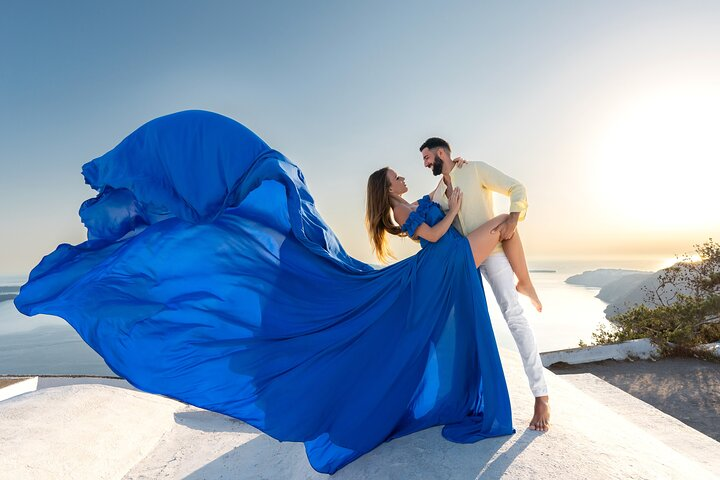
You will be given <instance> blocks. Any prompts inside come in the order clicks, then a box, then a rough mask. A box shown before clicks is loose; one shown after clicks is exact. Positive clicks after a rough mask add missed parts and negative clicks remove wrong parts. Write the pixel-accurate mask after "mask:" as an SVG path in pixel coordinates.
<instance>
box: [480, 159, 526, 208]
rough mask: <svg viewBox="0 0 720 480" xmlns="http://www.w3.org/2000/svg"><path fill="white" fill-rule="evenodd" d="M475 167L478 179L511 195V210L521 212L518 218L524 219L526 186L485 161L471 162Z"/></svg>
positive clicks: (487, 185)
mask: <svg viewBox="0 0 720 480" xmlns="http://www.w3.org/2000/svg"><path fill="white" fill-rule="evenodd" d="M470 163H471V164H472V165H473V166H474V167H475V173H476V175H477V179H478V181H479V182H480V183H481V184H482V185H483V186H484V187H485V188H487V189H488V190H492V191H493V192H497V193H500V194H502V195H506V196H508V197H510V212H519V213H520V216H519V217H518V220H524V219H525V214H526V213H527V208H528V202H527V193H526V191H525V186H524V185H523V184H522V183H520V182H518V181H517V180H515V179H514V178H512V177H510V176H508V175H505V174H504V173H503V172H501V171H500V170H498V169H497V168H495V167H492V166H490V165H488V164H487V163H485V162H482V161H477V162H470Z"/></svg>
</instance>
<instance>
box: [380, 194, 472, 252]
mask: <svg viewBox="0 0 720 480" xmlns="http://www.w3.org/2000/svg"><path fill="white" fill-rule="evenodd" d="M448 204H449V205H450V209H449V210H448V212H447V214H445V217H444V218H443V219H442V220H440V221H439V222H438V223H436V224H435V225H433V226H432V227H431V226H430V225H428V224H427V223H425V222H423V223H421V224H420V225H419V226H418V227H417V228H416V229H415V234H414V235H413V236H412V238H413V239H416V240H417V237H422V238H424V239H425V240H427V241H428V242H432V243H435V242H437V241H438V240H440V239H441V238H442V236H443V235H445V233H447V231H448V229H449V228H450V225H452V222H453V220H455V217H456V216H457V214H458V212H459V211H460V205H461V204H462V192H461V191H460V189H459V188H457V187H455V189H454V190H453V193H452V195H450V199H449V201H448ZM411 212H412V210H410V209H409V208H408V207H406V206H404V205H401V206H399V207H398V208H397V210H396V211H395V212H394V215H395V219H396V220H397V222H398V223H399V224H400V225H403V224H404V223H405V221H406V220H407V219H408V217H409V216H410V213H411Z"/></svg>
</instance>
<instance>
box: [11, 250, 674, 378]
mask: <svg viewBox="0 0 720 480" xmlns="http://www.w3.org/2000/svg"><path fill="white" fill-rule="evenodd" d="M529 266H530V269H531V270H554V272H533V273H532V277H533V280H534V282H535V285H536V288H537V291H538V294H539V295H540V299H541V300H542V302H543V312H542V313H537V312H536V311H535V309H534V308H533V307H532V305H531V304H530V301H529V300H527V299H526V298H525V297H521V304H522V306H523V308H524V310H525V314H526V316H527V318H528V320H529V322H530V325H531V326H532V328H533V331H534V332H535V338H536V341H537V343H538V347H539V349H540V351H541V352H546V351H551V350H559V349H563V348H572V347H576V346H577V345H578V341H579V340H580V339H582V340H584V341H586V342H589V341H590V340H591V335H590V334H591V332H592V331H593V330H595V328H596V327H597V326H598V325H599V324H601V323H607V320H605V317H604V314H603V310H604V309H605V306H606V304H605V303H604V302H602V301H601V300H599V299H597V298H595V295H596V294H597V292H598V290H599V289H597V288H586V287H581V286H577V285H568V284H566V283H565V279H566V278H567V277H569V276H571V275H575V274H577V273H582V272H583V271H586V270H595V269H597V268H624V269H629V270H647V271H656V270H658V269H659V268H662V267H664V266H666V263H665V259H663V258H659V257H635V258H629V257H614V258H580V259H574V258H562V259H553V258H546V259H534V260H531V261H530V262H529ZM24 281H25V279H24V278H23V277H18V276H14V277H13V276H0V285H21V284H22V283H23V282H24ZM485 291H486V293H487V295H488V306H489V309H490V316H491V318H492V320H493V326H494V329H495V336H496V338H497V341H498V344H499V345H500V346H502V347H505V348H509V349H512V350H516V347H515V342H514V340H513V339H512V336H511V335H510V331H509V330H508V327H507V325H506V324H505V320H504V319H503V317H502V314H501V313H500V309H499V307H498V305H497V303H496V302H495V299H494V297H493V296H492V291H491V290H490V286H489V285H487V284H485ZM0 374H93V375H114V373H113V372H112V371H111V370H110V369H109V368H108V367H107V365H105V362H104V361H103V359H102V358H101V357H100V356H99V355H98V354H97V353H95V351H94V350H92V349H91V348H90V347H89V346H88V345H87V344H85V342H83V340H82V339H81V338H80V336H79V335H78V334H77V332H75V330H74V329H73V328H72V327H71V326H70V325H69V324H68V323H67V322H65V321H64V320H63V319H62V318H59V317H54V316H48V315H36V316H33V317H26V316H25V315H23V314H21V313H20V312H18V311H17V310H16V309H15V306H14V304H13V303H12V301H5V302H0Z"/></svg>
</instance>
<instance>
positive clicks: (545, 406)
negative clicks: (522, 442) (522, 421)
mask: <svg viewBox="0 0 720 480" xmlns="http://www.w3.org/2000/svg"><path fill="white" fill-rule="evenodd" d="M549 401H550V399H549V397H548V396H547V395H545V396H543V397H535V414H534V415H533V418H532V420H530V427H529V428H530V430H540V431H543V432H547V431H548V429H549V428H550V405H549V403H548V402H549Z"/></svg>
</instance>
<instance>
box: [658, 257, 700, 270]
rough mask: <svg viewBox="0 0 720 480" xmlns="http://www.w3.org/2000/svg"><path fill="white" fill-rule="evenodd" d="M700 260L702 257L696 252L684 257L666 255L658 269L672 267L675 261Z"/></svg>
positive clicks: (693, 261)
mask: <svg viewBox="0 0 720 480" xmlns="http://www.w3.org/2000/svg"><path fill="white" fill-rule="evenodd" d="M700 260H702V258H700V255H698V254H697V253H694V254H692V255H690V256H689V257H688V258H685V256H680V257H672V258H670V257H668V258H666V259H665V260H663V263H662V265H661V266H660V269H663V268H668V267H672V266H673V265H675V264H676V263H679V262H688V261H689V262H690V263H696V262H699V261H700Z"/></svg>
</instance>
